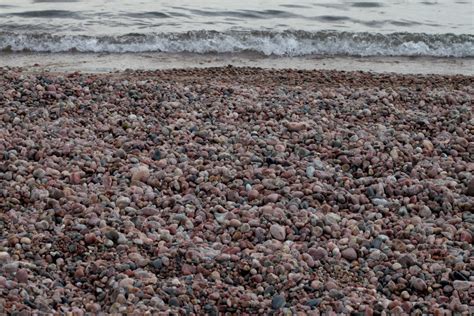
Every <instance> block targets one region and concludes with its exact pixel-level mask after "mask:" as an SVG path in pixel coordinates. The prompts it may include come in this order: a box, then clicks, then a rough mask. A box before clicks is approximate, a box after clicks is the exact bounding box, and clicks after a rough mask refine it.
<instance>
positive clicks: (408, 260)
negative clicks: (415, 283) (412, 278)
mask: <svg viewBox="0 0 474 316" xmlns="http://www.w3.org/2000/svg"><path fill="white" fill-rule="evenodd" d="M398 262H399V263H400V264H401V265H402V267H404V268H409V267H411V266H412V265H414V264H416V260H415V259H414V258H413V256H412V255H404V256H402V257H401V258H400V259H398Z"/></svg>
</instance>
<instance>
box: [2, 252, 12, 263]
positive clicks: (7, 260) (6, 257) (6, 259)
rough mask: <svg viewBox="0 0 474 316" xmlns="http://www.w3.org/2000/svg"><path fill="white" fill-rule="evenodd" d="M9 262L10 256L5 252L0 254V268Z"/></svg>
mask: <svg viewBox="0 0 474 316" xmlns="http://www.w3.org/2000/svg"><path fill="white" fill-rule="evenodd" d="M10 261H11V257H10V254H9V253H8V252H6V251H2V252H0V266H1V265H4V264H6V263H9V262H10Z"/></svg>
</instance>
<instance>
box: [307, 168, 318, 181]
mask: <svg viewBox="0 0 474 316" xmlns="http://www.w3.org/2000/svg"><path fill="white" fill-rule="evenodd" d="M315 172H316V169H315V168H314V167H313V166H308V167H307V168H306V176H307V177H308V178H312V177H314V173H315Z"/></svg>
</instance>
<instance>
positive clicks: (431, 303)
mask: <svg viewBox="0 0 474 316" xmlns="http://www.w3.org/2000/svg"><path fill="white" fill-rule="evenodd" d="M473 79H474V78H473V77H466V76H435V75H430V76H419V75H396V74H371V73H362V72H337V71H296V70H262V69H254V68H234V67H225V68H208V69H200V70H197V69H189V70H166V71H142V72H138V71H137V72H132V71H128V72H120V73H111V74H81V73H47V72H45V73H31V72H28V71H27V70H25V69H19V68H0V105H1V106H0V313H5V314H35V313H36V314H38V313H39V314H42V313H44V314H50V313H54V314H66V313H75V314H77V315H83V314H100V313H103V314H111V313H121V314H137V315H143V314H145V313H147V312H148V313H163V314H167V313H174V314H211V315H217V314H221V313H222V314H223V313H229V314H237V313H247V314H269V313H272V312H273V313H280V312H281V313H283V314H285V315H287V314H293V313H298V312H299V313H300V314H308V313H310V312H311V311H313V312H316V309H317V310H319V311H320V312H322V313H326V314H334V313H336V314H344V315H348V314H351V313H353V314H367V315H372V314H381V313H382V312H385V313H391V314H412V315H422V314H438V315H441V314H445V313H458V314H461V315H469V314H473V313H474V310H473V308H472V306H474V300H473V297H474V295H473V291H474V287H473V284H474V283H473V282H474V275H473V272H472V271H474V269H473V260H472V258H473V256H472V251H473V250H472V235H473V233H474V232H473V224H474V217H473V216H472V210H473V209H474V208H473V206H474V205H473V204H474V197H473V195H474V177H473V173H474V159H473V158H474V118H473V115H472V113H473V112H474V111H473V95H474V86H473Z"/></svg>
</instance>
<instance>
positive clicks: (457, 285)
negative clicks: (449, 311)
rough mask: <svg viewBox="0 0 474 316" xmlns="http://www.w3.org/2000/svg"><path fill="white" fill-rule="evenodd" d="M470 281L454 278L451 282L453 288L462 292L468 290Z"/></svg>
mask: <svg viewBox="0 0 474 316" xmlns="http://www.w3.org/2000/svg"><path fill="white" fill-rule="evenodd" d="M471 283H472V282H469V281H460V280H456V281H454V282H453V288H454V289H455V290H457V291H461V292H464V291H467V290H469V288H470V287H471ZM473 284H474V283H473Z"/></svg>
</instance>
